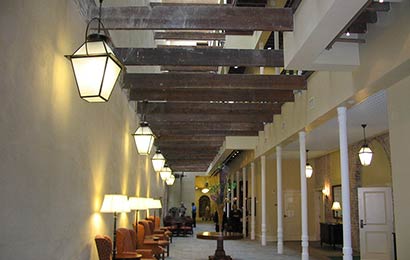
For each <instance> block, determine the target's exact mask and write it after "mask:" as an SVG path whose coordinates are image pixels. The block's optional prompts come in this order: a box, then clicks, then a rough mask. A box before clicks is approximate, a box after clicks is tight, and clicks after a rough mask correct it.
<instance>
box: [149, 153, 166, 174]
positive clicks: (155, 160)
mask: <svg viewBox="0 0 410 260" xmlns="http://www.w3.org/2000/svg"><path fill="white" fill-rule="evenodd" d="M151 161H152V166H153V167H154V171H156V172H159V171H161V169H162V168H163V167H164V164H165V157H164V156H163V155H162V153H161V150H160V149H157V151H156V152H155V154H154V156H152V159H151Z"/></svg>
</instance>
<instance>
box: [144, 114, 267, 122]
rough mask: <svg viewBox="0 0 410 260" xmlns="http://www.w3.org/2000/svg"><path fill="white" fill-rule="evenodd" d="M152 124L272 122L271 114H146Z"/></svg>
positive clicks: (147, 119)
mask: <svg viewBox="0 0 410 260" xmlns="http://www.w3.org/2000/svg"><path fill="white" fill-rule="evenodd" d="M145 119H146V121H147V122H149V123H150V124H154V123H155V122H172V121H177V122H261V123H262V122H272V121H273V115H272V114H271V113H264V114H261V113H255V114H231V115H229V114H207V115H206V116H205V115H203V114H146V115H145Z"/></svg>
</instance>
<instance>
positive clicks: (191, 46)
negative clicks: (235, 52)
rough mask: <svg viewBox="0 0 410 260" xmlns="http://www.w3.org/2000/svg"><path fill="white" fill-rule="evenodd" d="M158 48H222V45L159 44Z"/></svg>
mask: <svg viewBox="0 0 410 260" xmlns="http://www.w3.org/2000/svg"><path fill="white" fill-rule="evenodd" d="M157 48H171V49H187V50H190V49H222V48H223V47H222V46H209V45H163V44H158V45H157Z"/></svg>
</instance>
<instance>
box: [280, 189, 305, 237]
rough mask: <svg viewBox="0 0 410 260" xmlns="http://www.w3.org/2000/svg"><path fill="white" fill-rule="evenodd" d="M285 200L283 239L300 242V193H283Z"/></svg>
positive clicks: (293, 191)
mask: <svg viewBox="0 0 410 260" xmlns="http://www.w3.org/2000/svg"><path fill="white" fill-rule="evenodd" d="M283 199H284V201H283V206H284V207H283V214H284V216H283V239H284V240H300V238H301V218H300V216H301V213H300V211H301V209H300V191H297V190H286V191H284V193H283Z"/></svg>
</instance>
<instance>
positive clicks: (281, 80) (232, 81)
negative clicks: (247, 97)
mask: <svg viewBox="0 0 410 260" xmlns="http://www.w3.org/2000/svg"><path fill="white" fill-rule="evenodd" d="M124 87H126V88H132V89H134V88H152V89H158V90H165V89H174V88H175V89H176V88H180V89H182V88H190V89H192V88H212V89H214V88H218V89H268V90H273V89H276V90H305V89H306V88H307V83H306V79H305V78H304V77H303V76H293V75H292V76H290V75H250V74H196V73H184V74H169V73H127V74H125V76H124Z"/></svg>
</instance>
